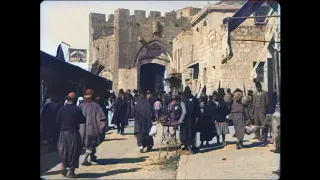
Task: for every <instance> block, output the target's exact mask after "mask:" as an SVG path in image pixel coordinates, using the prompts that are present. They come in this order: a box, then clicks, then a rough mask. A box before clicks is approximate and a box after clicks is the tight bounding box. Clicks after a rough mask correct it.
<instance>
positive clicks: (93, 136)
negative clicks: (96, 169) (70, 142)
mask: <svg viewBox="0 0 320 180" xmlns="http://www.w3.org/2000/svg"><path fill="white" fill-rule="evenodd" d="M84 99H85V100H83V101H82V103H81V105H80V106H79V107H80V109H81V110H82V113H83V115H84V117H85V118H86V124H83V125H82V126H81V127H80V134H81V138H82V141H83V143H84V146H85V148H86V152H85V156H84V161H83V163H82V165H84V166H89V165H91V163H90V162H89V161H88V157H89V155H90V161H92V162H97V157H96V156H95V153H96V148H97V146H98V145H99V144H100V143H101V142H102V141H103V140H104V129H105V126H106V124H107V120H106V116H105V114H104V112H103V110H102V108H101V107H100V105H99V104H98V103H96V102H94V100H95V97H94V93H93V90H91V89H87V90H86V91H85V94H84Z"/></svg>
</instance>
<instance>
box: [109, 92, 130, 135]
mask: <svg viewBox="0 0 320 180" xmlns="http://www.w3.org/2000/svg"><path fill="white" fill-rule="evenodd" d="M126 104H127V102H126V100H125V97H124V93H123V90H122V91H121V89H120V91H119V95H118V97H117V99H116V101H115V103H114V114H113V118H112V124H116V125H117V129H118V134H120V133H121V134H123V133H124V127H125V125H126V115H127V113H126Z"/></svg>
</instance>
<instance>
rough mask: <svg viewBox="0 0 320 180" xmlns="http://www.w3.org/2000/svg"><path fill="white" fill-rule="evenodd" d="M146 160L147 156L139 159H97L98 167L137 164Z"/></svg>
mask: <svg viewBox="0 0 320 180" xmlns="http://www.w3.org/2000/svg"><path fill="white" fill-rule="evenodd" d="M147 158H148V156H143V157H139V158H120V159H98V165H109V164H128V163H137V162H144V161H145V160H146V159H147Z"/></svg>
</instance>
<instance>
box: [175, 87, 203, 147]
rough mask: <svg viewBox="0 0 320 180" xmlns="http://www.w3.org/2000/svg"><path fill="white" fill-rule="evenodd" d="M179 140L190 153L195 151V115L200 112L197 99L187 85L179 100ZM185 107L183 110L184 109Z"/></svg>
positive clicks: (197, 115)
mask: <svg viewBox="0 0 320 180" xmlns="http://www.w3.org/2000/svg"><path fill="white" fill-rule="evenodd" d="M181 108H182V114H181V117H180V120H179V121H180V141H181V143H182V144H183V146H184V147H186V148H187V149H188V150H189V151H190V152H191V153H195V150H196V149H195V137H196V133H197V126H196V122H197V117H199V114H200V107H199V101H198V99H197V98H195V97H194V96H193V95H192V94H191V90H190V88H189V87H188V86H187V87H186V88H185V90H184V92H183V98H182V101H181ZM184 109H185V110H184Z"/></svg>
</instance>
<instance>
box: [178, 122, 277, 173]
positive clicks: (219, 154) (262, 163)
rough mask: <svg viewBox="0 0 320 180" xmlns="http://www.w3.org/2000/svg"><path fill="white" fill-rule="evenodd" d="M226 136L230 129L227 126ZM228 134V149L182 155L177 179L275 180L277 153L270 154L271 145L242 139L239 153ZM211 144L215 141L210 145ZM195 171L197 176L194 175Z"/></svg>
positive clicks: (219, 147)
mask: <svg viewBox="0 0 320 180" xmlns="http://www.w3.org/2000/svg"><path fill="white" fill-rule="evenodd" d="M229 129H230V134H233V132H234V130H233V128H232V127H229ZM230 134H229V135H228V136H227V137H226V138H227V142H228V144H229V145H228V146H227V147H224V148H222V146H216V147H215V146H212V147H209V148H206V149H202V150H201V152H200V153H198V154H195V155H191V156H188V155H182V156H181V158H180V162H179V170H178V173H177V179H278V178H279V177H278V176H277V175H274V174H272V171H275V170H278V167H279V156H280V155H279V154H275V153H272V152H270V149H274V148H273V147H272V145H266V144H265V143H263V142H258V141H256V140H252V138H253V136H254V135H251V136H245V140H246V142H244V147H245V148H243V149H241V150H236V149H235V138H233V137H231V135H230ZM212 143H215V142H212ZM194 172H197V173H194Z"/></svg>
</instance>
